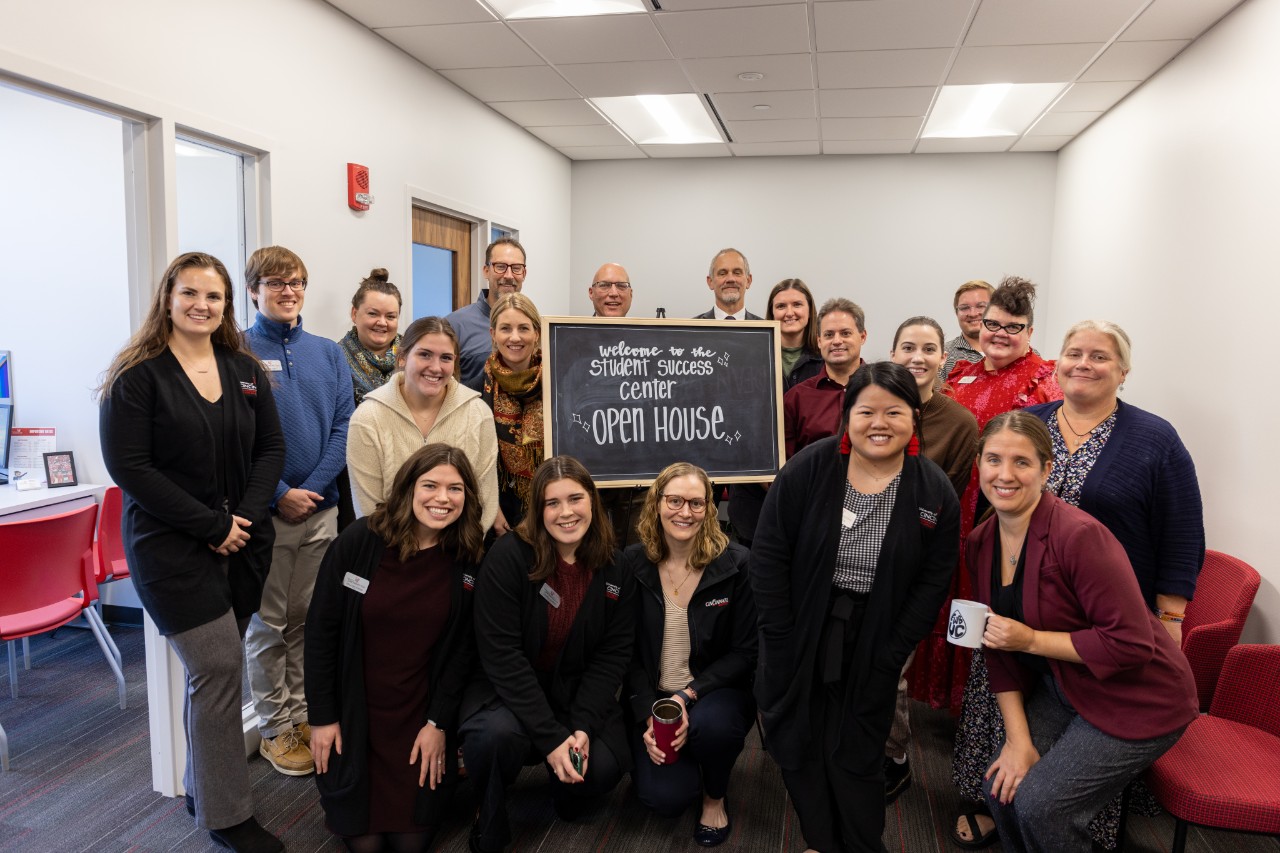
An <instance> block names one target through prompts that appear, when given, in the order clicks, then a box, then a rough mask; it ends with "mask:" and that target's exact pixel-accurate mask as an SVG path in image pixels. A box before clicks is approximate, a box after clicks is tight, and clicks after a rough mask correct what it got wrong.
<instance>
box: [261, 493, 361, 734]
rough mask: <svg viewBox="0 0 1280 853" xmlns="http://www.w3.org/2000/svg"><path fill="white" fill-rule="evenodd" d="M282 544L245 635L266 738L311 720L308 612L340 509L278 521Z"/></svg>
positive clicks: (278, 539) (274, 552)
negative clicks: (305, 641) (296, 521)
mask: <svg viewBox="0 0 1280 853" xmlns="http://www.w3.org/2000/svg"><path fill="white" fill-rule="evenodd" d="M272 521H273V523H274V524H275V528H276V542H275V546H274V547H273V548H272V549H271V571H270V572H268V573H267V582H266V585H265V586H264V587H263V589H262V605H261V606H260V607H259V608H258V612H257V613H255V614H254V615H253V619H252V620H251V621H250V622H249V633H248V635H247V636H246V637H245V653H246V654H247V655H248V670H249V688H250V689H251V690H252V691H253V704H254V710H256V711H257V712H258V731H259V733H260V734H261V735H262V736H263V737H264V738H273V737H276V736H277V735H281V734H283V733H285V732H287V731H289V730H290V729H291V728H293V727H294V726H295V725H296V724H298V723H305V722H307V695H306V691H305V689H304V685H303V672H302V668H303V639H304V636H305V634H306V627H307V610H308V609H309V608H310V607H311V593H312V592H313V591H314V590H315V587H316V575H317V574H318V573H319V571H320V561H321V560H322V559H324V552H325V551H326V550H328V548H329V543H330V542H332V541H333V540H334V539H335V538H336V537H337V535H338V508H337V507H336V506H335V507H329V508H328V509H325V510H321V511H320V512H317V513H315V514H314V515H312V516H311V517H310V518H308V519H307V520H306V521H303V522H302V523H301V524H291V523H289V522H287V521H284V520H283V519H281V518H278V517H277V518H274V519H272Z"/></svg>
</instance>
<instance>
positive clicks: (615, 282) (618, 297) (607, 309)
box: [587, 264, 631, 317]
mask: <svg viewBox="0 0 1280 853" xmlns="http://www.w3.org/2000/svg"><path fill="white" fill-rule="evenodd" d="M587 296H589V297H590V298H591V304H592V305H594V306H595V313H594V315H593V316H596V317H625V316H627V312H628V311H630V310H631V279H630V278H629V277H628V276H627V271H626V270H625V269H624V268H623V267H622V266H621V265H620V264H605V265H604V266H602V267H600V269H598V270H596V274H595V277H594V278H592V279H591V287H589V288H587Z"/></svg>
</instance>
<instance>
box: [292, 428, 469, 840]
mask: <svg viewBox="0 0 1280 853" xmlns="http://www.w3.org/2000/svg"><path fill="white" fill-rule="evenodd" d="M480 511H481V508H480V493H479V490H478V488H477V486H476V478H475V473H474V472H473V471H472V469H471V464H470V462H468V461H467V457H466V454H464V453H463V452H462V451H461V450H458V449H457V448H456V447H450V446H449V445H447V444H428V445H426V446H425V447H423V448H421V449H419V450H418V451H417V452H415V453H414V454H413V455H412V456H410V457H409V458H408V459H407V460H406V461H405V463H404V465H402V466H401V467H400V470H399V471H398V472H397V473H396V476H395V480H394V481H393V483H392V486H391V490H390V492H389V493H388V495H387V501H386V503H383V504H379V505H378V508H377V509H376V510H374V512H373V514H372V515H370V516H368V517H367V518H363V519H359V520H357V521H356V522H354V523H353V524H352V525H351V526H350V527H348V528H347V529H346V530H344V531H343V532H342V535H341V536H339V537H338V538H337V539H336V540H335V541H334V543H333V544H332V545H331V546H329V550H328V552H327V553H326V554H325V557H324V562H323V563H321V565H320V574H319V576H318V577H317V579H316V588H315V593H314V595H313V596H312V598H311V609H310V610H309V611H308V613H307V659H306V685H307V704H308V706H309V707H310V709H311V751H312V754H313V755H314V756H315V759H316V784H317V786H319V788H320V804H321V805H322V806H323V807H324V811H325V816H326V817H327V824H328V827H329V829H330V831H332V832H334V833H335V834H337V835H341V836H343V840H344V841H345V842H346V845H347V849H348V850H351V851H353V853H376V851H379V850H393V851H397V853H401V851H423V850H427V849H428V848H429V847H430V846H431V841H432V838H433V836H434V835H435V831H436V829H437V828H438V826H439V825H440V823H441V821H442V820H443V818H444V817H445V815H446V809H447V808H448V805H449V800H450V798H451V796H452V793H453V789H454V786H455V784H456V782H457V778H458V770H457V755H458V741H457V730H458V707H459V705H460V704H461V702H462V690H463V687H464V686H465V685H466V682H467V679H468V678H470V676H471V673H472V671H473V669H474V668H475V639H474V629H473V626H472V621H471V613H472V589H473V588H474V587H475V575H476V568H475V567H476V564H477V563H478V562H479V559H480V554H481V549H482V546H483V542H484V531H483V529H482V528H481V525H480ZM366 663H368V664H369V666H366Z"/></svg>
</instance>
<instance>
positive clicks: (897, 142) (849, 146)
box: [822, 139, 916, 154]
mask: <svg viewBox="0 0 1280 853" xmlns="http://www.w3.org/2000/svg"><path fill="white" fill-rule="evenodd" d="M915 145H916V141H915V140H914V139H870V140H865V141H848V140H838V139H837V140H828V141H826V142H823V143H822V153H823V154H910V153H911V149H912V148H914V147H915Z"/></svg>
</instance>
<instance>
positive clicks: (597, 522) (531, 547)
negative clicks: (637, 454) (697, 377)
mask: <svg viewBox="0 0 1280 853" xmlns="http://www.w3.org/2000/svg"><path fill="white" fill-rule="evenodd" d="M529 506H530V511H529V513H528V515H526V516H525V517H524V519H523V520H522V521H521V522H520V524H519V525H517V526H516V528H515V530H514V531H513V532H514V534H515V535H509V536H503V537H502V538H500V539H499V540H498V541H497V543H496V544H495V545H494V546H493V548H492V550H490V552H489V553H488V555H487V556H486V557H485V561H484V566H483V568H482V569H481V571H480V580H479V582H478V583H477V586H476V616H475V622H476V640H477V645H478V647H479V650H480V663H481V664H482V672H481V673H479V674H478V676H477V677H476V678H475V679H474V680H473V681H472V682H471V684H470V685H468V688H467V692H466V695H465V698H464V700H463V713H462V718H463V720H465V722H464V723H463V724H462V728H461V736H462V752H463V757H464V759H465V760H466V765H467V773H468V775H469V776H470V777H471V779H472V780H473V781H474V782H475V785H476V790H477V791H478V792H479V795H480V814H479V817H478V818H477V820H476V825H475V827H474V828H473V829H472V832H471V839H470V845H471V849H472V850H473V851H475V850H479V851H485V850H500V849H502V848H503V847H504V846H506V845H507V844H508V843H510V841H511V830H510V827H509V826H508V822H507V809H506V789H507V788H508V787H509V786H510V785H511V783H512V782H514V781H515V778H516V776H517V775H518V774H519V772H520V768H521V767H522V766H524V765H526V764H537V763H540V762H543V763H545V765H546V768H547V775H548V777H549V779H550V783H551V795H552V799H553V801H554V803H555V808H556V814H557V815H559V816H560V818H561V819H562V820H571V819H572V818H573V817H574V816H576V815H577V814H578V812H579V811H580V810H581V808H582V807H583V805H584V801H585V800H588V799H591V798H595V797H598V796H600V795H602V794H605V793H608V792H609V791H611V790H612V789H613V787H614V786H615V785H617V783H618V780H619V779H620V778H621V777H622V774H623V773H624V772H625V771H627V770H628V769H630V756H629V755H628V753H627V738H626V730H625V727H624V726H623V722H622V709H621V707H620V706H619V705H618V702H617V699H616V697H617V693H618V690H619V688H620V687H621V686H622V678H623V675H624V674H625V672H626V669H627V664H628V663H629V662H630V660H631V645H632V641H633V637H634V634H635V615H634V612H633V603H632V601H631V598H632V594H633V590H634V589H635V581H634V579H633V578H632V577H631V576H630V575H629V574H628V573H627V572H625V571H624V570H623V568H622V566H621V565H620V564H619V560H618V555H617V553H616V552H615V551H614V550H613V530H612V528H611V527H610V525H609V521H608V519H607V518H606V517H605V515H604V513H603V512H602V511H601V508H600V497H599V495H598V493H597V492H596V487H595V484H593V483H592V482H591V475H590V473H589V472H588V471H587V469H586V468H584V467H582V463H580V462H578V461H577V460H576V459H573V458H572V457H569V456H556V457H554V458H552V459H548V460H547V461H545V462H543V463H542V464H541V465H539V466H538V469H537V471H535V472H534V475H533V484H532V488H531V493H530V502H529Z"/></svg>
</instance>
